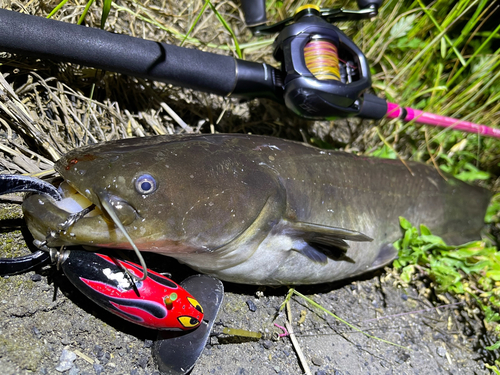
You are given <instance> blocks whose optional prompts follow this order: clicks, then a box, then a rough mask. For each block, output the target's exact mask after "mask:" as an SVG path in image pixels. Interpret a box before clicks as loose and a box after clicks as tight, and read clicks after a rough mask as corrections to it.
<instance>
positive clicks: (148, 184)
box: [135, 174, 156, 195]
mask: <svg viewBox="0 0 500 375" xmlns="http://www.w3.org/2000/svg"><path fill="white" fill-rule="evenodd" d="M135 190H137V192H138V193H139V194H143V195H148V194H151V193H153V192H154V191H155V190H156V180H155V179H154V177H153V176H151V175H149V174H143V175H141V176H139V177H138V178H137V179H136V180H135Z"/></svg>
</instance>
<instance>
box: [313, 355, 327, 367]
mask: <svg viewBox="0 0 500 375" xmlns="http://www.w3.org/2000/svg"><path fill="white" fill-rule="evenodd" d="M311 362H312V363H314V364H315V365H316V366H323V365H324V363H325V361H324V360H323V358H321V357H316V356H314V357H312V358H311Z"/></svg>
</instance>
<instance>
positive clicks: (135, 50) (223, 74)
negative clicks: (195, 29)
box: [0, 9, 237, 96]
mask: <svg viewBox="0 0 500 375" xmlns="http://www.w3.org/2000/svg"><path fill="white" fill-rule="evenodd" d="M0 50H2V51H8V52H14V53H20V54H25V55H31V56H34V57H37V58H47V59H52V60H56V61H65V62H74V63H78V64H81V65H85V66H91V67H95V68H99V69H105V70H110V71H115V72H119V73H123V74H128V75H132V76H136V77H142V78H148V79H152V80H156V81H163V82H167V83H171V84H173V85H178V86H182V87H187V88H191V89H194V90H199V91H205V92H211V93H215V94H218V95H222V96H226V95H229V94H230V93H231V92H232V91H233V90H234V88H235V87H236V81H237V74H236V60H235V59H234V58H233V57H231V56H224V55H217V54H214V53H209V52H203V51H199V50H195V49H189V48H183V47H177V46H173V45H169V44H166V43H159V42H154V41H149V40H144V39H140V38H134V37H131V36H128V35H120V34H114V33H111V32H107V31H104V30H100V29H95V28H90V27H84V26H79V25H74V24H69V23H65V22H60V21H55V20H50V19H45V18H42V17H36V16H31V15H26V14H21V13H17V12H13V11H8V10H5V9H0Z"/></svg>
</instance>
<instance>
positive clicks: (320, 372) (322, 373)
mask: <svg viewBox="0 0 500 375" xmlns="http://www.w3.org/2000/svg"><path fill="white" fill-rule="evenodd" d="M314 375H328V374H327V373H326V371H323V370H318V371H316V372H315V373H314Z"/></svg>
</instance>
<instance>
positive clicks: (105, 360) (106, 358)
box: [99, 352, 111, 366]
mask: <svg viewBox="0 0 500 375" xmlns="http://www.w3.org/2000/svg"><path fill="white" fill-rule="evenodd" d="M110 359H111V355H110V354H109V353H108V352H105V353H104V355H103V356H102V357H101V358H100V359H99V362H101V364H102V365H103V366H106V364H107V363H108V362H109V360H110Z"/></svg>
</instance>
